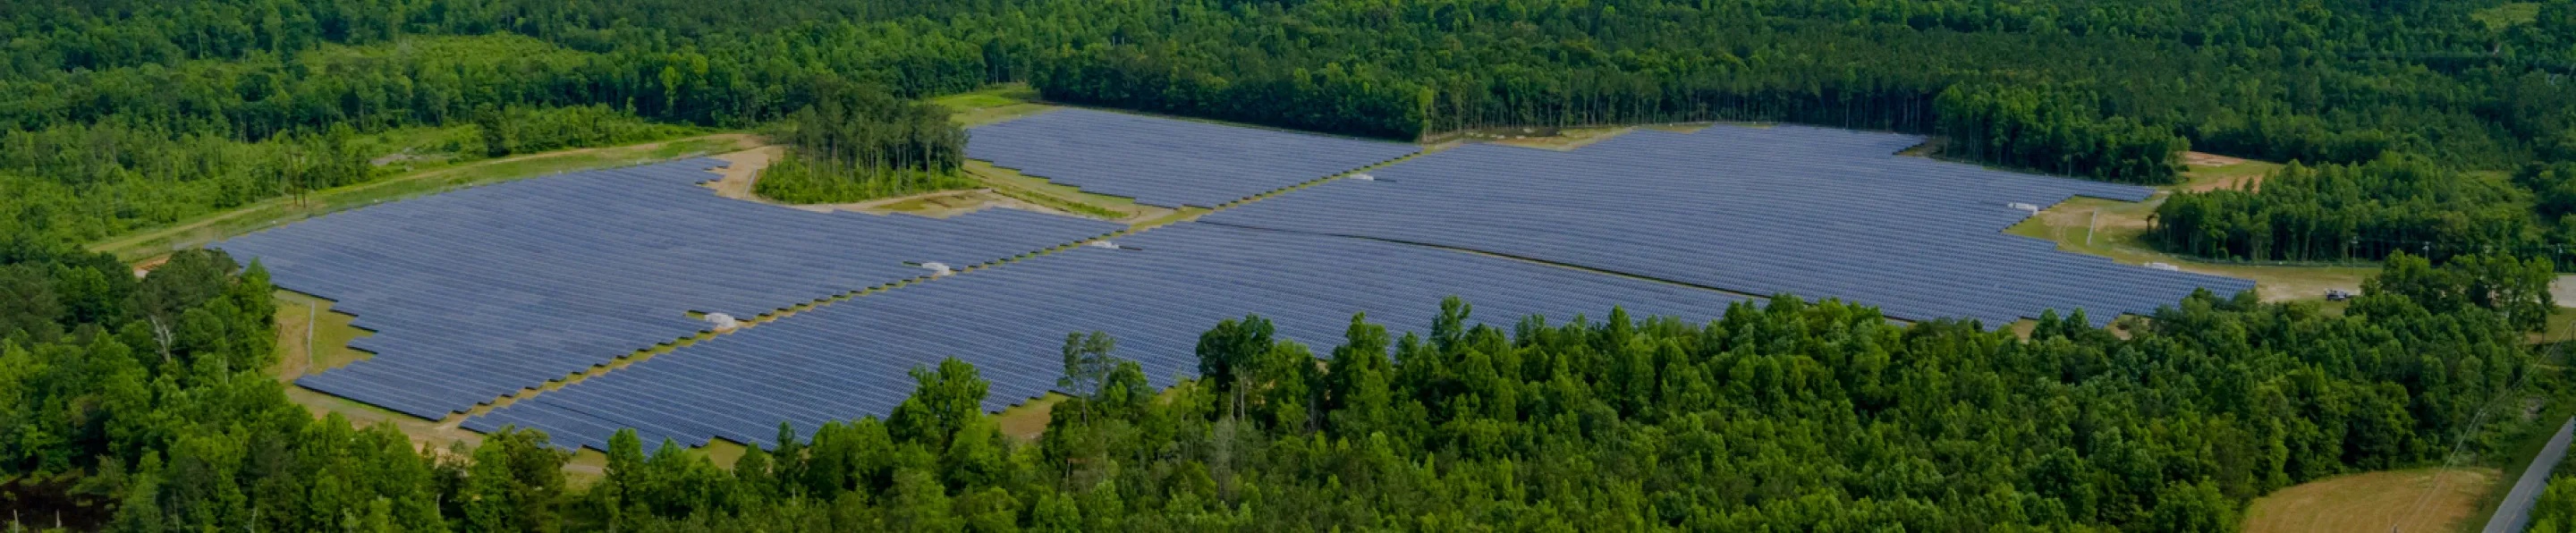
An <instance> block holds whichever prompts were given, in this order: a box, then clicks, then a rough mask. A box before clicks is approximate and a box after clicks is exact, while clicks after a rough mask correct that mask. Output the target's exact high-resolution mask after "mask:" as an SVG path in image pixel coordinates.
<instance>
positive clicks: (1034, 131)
mask: <svg viewBox="0 0 2576 533" xmlns="http://www.w3.org/2000/svg"><path fill="white" fill-rule="evenodd" d="M968 134H969V135H970V137H969V139H970V140H969V142H968V143H967V144H966V156H967V157H970V158H974V159H982V160H985V161H991V162H992V163H993V164H994V165H997V166H1001V167H1006V168H1015V169H1019V170H1020V171H1021V173H1023V174H1028V175H1030V176H1037V177H1042V178H1047V179H1049V180H1052V181H1054V182H1056V183H1060V184H1065V185H1072V186H1075V187H1080V188H1082V190H1084V191H1088V192H1093V193H1099V194H1107V195H1112V196H1123V197H1128V198H1134V199H1136V201H1137V202H1138V203H1143V204H1146V205H1157V206H1163V207H1180V206H1183V205H1194V206H1199V207H1214V206H1218V205H1223V204H1225V203H1227V202H1232V201H1235V200H1240V199H1243V198H1246V197H1250V196H1252V195H1256V194H1261V193H1264V192H1269V191H1274V190H1279V189H1283V188H1287V187H1289V186H1292V185H1296V184H1299V183H1305V182H1308V181H1312V180H1314V179H1316V178H1322V177H1325V176H1330V175H1333V174H1335V173H1339V172H1342V171H1347V170H1350V169H1354V168H1360V167H1366V166H1369V165H1374V164H1378V163H1382V162H1385V161H1387V160H1391V159H1395V158H1398V157H1404V156H1405V155H1406V154H1411V153H1413V152H1415V151H1417V150H1419V148H1418V147H1415V146H1414V145H1411V144H1404V143H1391V142H1381V141H1368V140H1360V139H1349V138H1341V137H1328V136H1322V135H1310V134H1303V133H1291V132H1285V131H1275V130H1265V129H1257V128H1245V127H1238V126H1226V125H1221V124H1211V123H1206V122H1193V121H1187V120H1175V119H1167V118H1155V117H1147V116H1140V115H1130V114H1125V113H1111V112H1107V111H1093V110H1088V109H1062V110H1056V111H1051V112H1047V113H1043V114H1038V115H1034V116H1029V117H1024V118H1020V119H1016V120H1011V121H1008V122H1002V123H997V124H991V125H985V126H978V127H975V128H973V129H971V130H968Z"/></svg>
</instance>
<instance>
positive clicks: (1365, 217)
mask: <svg viewBox="0 0 2576 533" xmlns="http://www.w3.org/2000/svg"><path fill="white" fill-rule="evenodd" d="M1921 141H1922V139H1921V138H1918V137H1913V136H1906V135H1896V134H1886V133H1870V132H1857V131H1848V130H1835V129H1824V128H1809V127H1795V126H1777V127H1769V128H1752V127H1734V126H1717V127H1711V128H1708V129H1705V130H1701V131H1699V132H1695V133H1675V132H1662V131H1651V130H1642V131H1637V132H1634V133H1630V134H1627V135H1623V136H1620V137H1618V138H1614V139H1610V140H1607V141H1603V142H1600V143H1597V144H1593V145H1591V146H1587V147H1584V148H1580V149H1576V150H1572V151H1565V152H1559V151H1550V150H1539V149H1529V148H1513V147H1505V146H1494V145H1470V146H1464V147H1460V148H1456V149H1452V150H1448V151H1443V152H1439V153H1433V154H1426V155H1424V156H1421V157H1417V158H1414V159H1411V160H1407V161H1405V162H1402V163H1398V164H1395V165H1390V166H1388V167H1386V168H1383V169H1379V170H1376V171H1372V174H1373V175H1374V176H1375V177H1376V178H1377V179H1376V180H1374V181H1358V180H1337V181H1334V182H1330V183H1326V184H1322V185H1319V186H1317V187H1313V188H1309V189H1303V190H1300V191H1298V192H1297V193H1295V194H1287V195H1281V196H1279V197H1275V198H1271V199H1266V200H1263V201H1261V202H1258V203H1254V204H1249V205H1246V206H1242V207H1239V208H1235V209H1228V210H1225V211H1220V212H1217V213H1213V214H1210V215H1209V216H1207V217H1206V218H1205V219H1204V220H1206V221H1208V222H1211V223H1219V224H1228V225H1238V226H1245V227H1258V228H1267V229H1275V230H1284V231H1296V232H1305V233H1315V234H1327V235H1343V236H1360V237H1368V238H1375V239H1385V240H1392V241H1400V242H1410V243H1422V244H1430V245H1437V246H1445V247H1454V248H1462V249H1469V250H1478V251H1484V252H1490V253H1495V254H1502V255H1508V256H1513V257H1522V258H1529V259H1536V260H1543V261H1549V262H1556V263H1563V264H1569V265H1579V266H1583V267H1589V268H1595V269H1601V270H1607V271H1612V272H1620V273H1626V274H1632V275H1638V276H1644V277H1650V278H1655V279H1663V280H1672V281H1678V282H1683V283H1689V284H1694V285H1700V286H1706V287H1715V288H1719V289H1725V290H1730V291H1737V292H1745V293H1753V294H1777V293H1784V292H1785V293H1793V294H1797V295H1799V296H1802V297H1809V298H1820V297H1838V298H1842V299H1845V300H1850V301H1856V302H1860V303H1864V304H1869V305H1876V306H1879V307H1880V308H1881V309H1883V310H1884V311H1885V312H1886V313H1887V314H1888V315H1889V316H1893V317H1899V318H1908V319H1934V318H1949V317H1969V318H1977V319H1981V320H1984V321H1985V323H1986V324H1987V325H1988V326H1996V327H1999V326H2001V325H2003V324H2006V323H2009V322H2011V321H2013V320H2015V319H2017V318H2019V317H2023V316H2029V315H2031V314H2035V313H2037V312H2039V311H2040V310H2043V309H2052V308H2053V309H2059V310H2072V309H2076V308H2082V309H2085V310H2087V312H2088V314H2089V315H2090V316H2091V317H2092V318H2093V319H2094V320H2095V321H2096V322H2097V323H2098V322H2105V321H2108V320H2109V319H2110V318H2111V317H2113V316H2114V315H2115V314H2117V313H2146V312H2152V311H2153V310H2154V309H2156V308H2157V307H2158V306H2161V305H2170V304H2172V303H2173V302H2175V301H2176V300H2179V299H2181V298H2182V297H2183V296H2185V295H2187V294H2189V293H2190V292H2191V291H2192V290H2193V289H2195V288H2200V287H2207V288H2210V289H2212V290H2215V291H2219V292H2222V293H2233V292H2236V291H2241V290H2245V289H2250V288H2252V287H2253V283H2252V282H2250V281H2246V280H2240V279H2233V278H2223V277H2216V276H2207V275H2200V274H2190V273H2182V272H2167V271H2159V270H2152V269H2147V268H2141V267H2134V266H2127V265H2120V264H2117V263H2114V262H2112V261H2111V260H2109V259H2106V258H2102V257H2095V256H2086V255H2079V254H2072V253H2064V252H2059V251H2057V250H2056V249H2055V246H2054V244H2053V243H2050V242H2047V241H2043V240H2039V239H2031V238H2026V237H2019V236H2013V235H2008V234H2004V233H2001V232H2002V231H2003V230H2004V229H2005V228H2007V227H2010V226H2011V225H2012V224H2014V223H2016V222H2019V221H2021V220H2023V219H2024V218H2026V217H2027V216H2028V213H2027V212H2024V211H2021V210H2018V209H2014V208H2013V207H2011V204H2014V203H2026V204H2032V205H2037V206H2046V205H2052V204H2056V203H2058V202H2061V201H2064V200H2066V199H2068V198H2070V197H2073V196H2077V195H2082V196H2093V197H2101V198H2109V199H2116V200H2126V201H2139V200H2144V199H2146V197H2147V196H2148V195H2149V194H2150V193H2152V192H2153V191H2152V190H2150V189H2147V188H2144V187H2134V186H2126V185H2115V184H2107V183H2099V182H2089V181H2079V180H2072V179H2064V178H2051V177H2044V176H2036V175H2030V174H2020V173H2013V172H2004V171H1996V170H1989V169H1984V168H1980V167H1977V166H1973V165H1964V164H1957V163H1948V162H1941V161H1934V160H1930V159H1923V158H1915V157H1905V156H1898V155H1894V154H1895V152H1897V151H1899V150H1902V149H1904V148H1906V147H1908V146H1912V145H1914V144H1917V143H1920V142H1921Z"/></svg>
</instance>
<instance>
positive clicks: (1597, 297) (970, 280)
mask: <svg viewBox="0 0 2576 533" xmlns="http://www.w3.org/2000/svg"><path fill="white" fill-rule="evenodd" d="M1118 242H1119V244H1121V245H1122V246H1125V247H1129V248H1134V249H1127V250H1110V249H1099V248H1088V247H1086V248H1080V249H1074V250H1067V251H1063V252H1058V253H1054V254H1049V255H1045V256H1039V257H1034V258H1030V259H1027V260H1023V261H1019V262H1013V263H1006V264H1004V265H1002V266H1000V267H998V268H994V269H988V270H982V271H978V272H975V273H972V274H966V275H961V276H956V277H952V278H946V279H941V280H938V281H932V282H929V283H924V284H919V285H913V286H907V287H904V288H902V289H899V290H893V291H886V292H882V293H876V294H870V295H867V296H862V297H859V298H854V299H851V300H848V301H843V302H837V303H834V304H831V305H828V306H823V307H820V308H816V309H813V310H809V311H804V312H800V313H799V314H798V315H797V316H796V317H794V318H791V319H787V320H780V321H777V322H771V323H767V324H763V325H760V326H757V327H753V328H750V329H746V330H743V331H741V332H738V333H733V334H729V335H725V336H722V337H717V338H715V339H712V340H708V341H704V342H699V343H697V344H693V345H690V346H688V347H684V348H680V349H678V350H675V351H672V352H670V353H666V354H662V355H659V356H656V357H654V358H653V359H651V360H648V361H645V362H642V363H638V364H635V365H631V366H628V367H625V368H622V369H619V370H616V371H613V372H609V373H606V374H602V375H599V376H596V377H593V378H590V379H586V380H583V381H581V382H580V383H576V384H573V385H571V386H568V387H565V388H563V389H559V390H555V391H550V392H546V393H544V394H539V395H536V396H534V397H530V398H527V399H524V400H521V401H519V402H516V403H512V404H510V405H507V406H503V407H501V408H499V409H495V410H493V411H492V412H491V413H489V414H487V415H484V416H480V417H476V418H473V419H470V420H467V421H466V423H465V427H466V428H468V429H473V430H477V431H491V430H495V429H498V428H500V427H502V426H506V425H516V426H520V427H533V428H539V429H543V430H545V431H546V432H547V433H548V434H549V435H553V436H555V437H556V438H557V439H558V440H557V442H559V443H563V444H566V445H571V446H589V447H593V448H604V447H605V446H606V444H605V443H606V441H605V439H606V438H607V437H608V436H609V435H610V434H611V433H612V432H613V431H614V430H615V429H617V428H621V427H632V428H636V430H637V431H638V432H640V433H641V434H642V436H643V437H644V440H645V442H648V443H658V442H661V440H662V439H663V438H665V437H668V438H671V439H675V440H677V441H678V442H683V443H690V444H692V445H694V444H700V443H705V442H707V440H708V439H709V438H712V437H722V438H725V439H727V440H732V441H736V442H744V443H756V444H760V445H762V446H769V445H771V444H773V443H772V442H770V441H771V440H772V438H773V437H774V436H775V435H776V434H777V428H778V423H779V422H780V421H782V420H784V421H789V422H792V423H794V424H795V425H796V426H797V427H799V428H803V429H804V430H806V431H811V430H812V428H814V427H817V426H819V425H821V424H822V423H823V422H825V421H832V420H847V419H852V418H857V417H860V416H867V415H877V416H882V415H884V414H886V413H888V412H891V411H892V410H893V408H894V406H895V405H896V404H898V403H900V402H902V401H903V399H904V398H905V397H907V396H909V395H910V394H911V392H912V386H913V383H914V382H913V380H912V379H911V378H910V377H908V376H906V375H905V371H906V370H907V369H910V368H913V367H914V366H917V365H935V364H937V362H938V361H939V360H940V359H942V358H946V357H949V356H955V357H957V358H959V359H962V360H965V361H967V362H970V363H974V364H975V366H976V367H978V368H979V369H980V370H981V372H982V373H983V376H984V377H985V378H986V379H988V380H990V381H991V382H992V394H991V396H990V397H989V398H988V399H987V400H986V401H985V405H984V407H985V409H987V410H999V409H1002V408H1004V407H1006V406H1008V405H1011V404H1016V403H1019V402H1020V401H1022V400H1024V399H1027V398H1032V397H1036V396H1038V395H1041V394H1044V393H1045V392H1046V391H1048V390H1050V389H1052V388H1054V386H1055V381H1056V378H1057V377H1058V376H1059V375H1061V373H1062V372H1061V371H1062V357H1061V355H1060V351H1059V350H1060V349H1061V348H1062V346H1063V342H1064V336H1065V334H1067V333H1070V332H1076V331H1092V330H1102V331H1107V332H1109V333H1110V334H1111V335H1112V336H1114V337H1116V338H1117V340H1118V352H1117V354H1118V355H1120V356H1122V357H1127V358H1133V359H1136V360H1138V361H1139V362H1140V363H1141V364H1142V365H1143V366H1144V369H1145V371H1146V374H1147V375H1148V376H1150V377H1151V378H1152V379H1153V381H1154V383H1155V384H1156V385H1157V386H1168V385H1169V384H1170V383H1171V378H1172V377H1174V376H1178V375H1185V374H1191V373H1193V372H1194V370H1195V368H1196V364H1197V360H1196V358H1195V357H1194V356H1193V355H1192V353H1193V348H1194V347H1196V346H1197V339H1198V335H1199V334H1200V333H1202V332H1204V331H1206V330H1207V329H1208V328H1209V327H1210V326H1213V325H1215V324H1216V323H1217V321H1219V320H1222V319H1225V318H1233V317H1241V316H1243V315H1244V314H1247V313H1259V314H1261V315H1262V316H1265V317H1268V318H1270V319H1271V320H1272V321H1273V322H1274V323H1275V324H1276V325H1277V326H1278V328H1279V329H1278V335H1279V336H1280V337H1282V338H1285V339H1290V340H1296V341H1299V342H1304V343H1306V344H1307V345H1308V346H1310V347H1313V348H1314V349H1316V350H1317V352H1318V355H1323V354H1324V353H1327V352H1329V351H1330V349H1331V347H1332V346H1336V345H1339V344H1340V342H1341V339H1342V334H1343V330H1344V329H1345V328H1347V327H1348V325H1349V321H1350V317H1351V315H1352V314H1353V313H1357V312H1363V311H1365V312H1368V313H1369V316H1370V319H1371V321H1373V322H1376V323H1379V324H1383V325H1386V326H1387V327H1389V328H1390V329H1391V330H1394V331H1406V330H1413V329H1415V328H1427V327H1428V326H1429V325H1430V324H1431V323H1432V320H1433V318H1434V317H1436V316H1437V315H1438V312H1439V302H1440V300H1441V299H1442V298H1443V297H1446V296H1451V295H1457V296H1460V297H1462V298H1465V299H1466V300H1467V301H1468V303H1470V304H1473V305H1474V306H1475V311H1474V315H1473V316H1472V317H1471V318H1476V319H1484V320H1492V321H1498V322H1500V325H1505V326H1508V325H1510V324H1511V323H1512V322H1514V321H1517V320H1518V319H1519V318H1520V317H1523V316H1527V315H1545V316H1549V317H1553V318H1554V319H1556V320H1567V319H1570V317H1573V316H1575V315H1577V314H1584V313H1589V314H1591V315H1592V316H1595V317H1598V316H1603V315H1605V314H1607V313H1608V312H1609V310H1610V309H1611V308H1612V306H1626V308H1627V309H1628V310H1629V311H1630V312H1631V313H1635V314H1637V315H1639V316H1644V315H1649V314H1654V315H1667V316H1675V317H1683V318H1689V319H1694V320H1699V319H1708V318H1714V317H1716V316H1718V315H1720V314H1722V313H1723V312H1724V310H1725V308H1726V306H1727V305H1728V304H1729V303H1731V302H1734V301H1738V299H1737V298H1735V297H1733V296H1731V295H1727V294H1726V293H1721V292H1716V291H1708V290H1701V289H1692V288H1686V287H1678V286H1674V285H1670V284H1665V283H1660V282H1653V281H1644V280H1637V279H1632V278H1625V277H1619V276H1609V275H1601V274H1597V273H1588V272H1583V271H1579V270H1573V269H1566V268H1561V267H1553V266H1546V265H1539V264H1534V263H1528V262H1524V261H1516V260H1511V259H1504V258H1497V257H1491V256H1484V255H1477V254H1470V253H1466V252H1458V251H1450V250H1439V249H1434V248H1427V247H1421V246H1410V245H1403V244H1394V243H1385V242H1376V241H1369V240H1363V239H1349V238H1340V237H1329V236H1318V235H1306V234H1297V233H1283V232H1270V231H1261V230H1249V229H1241V228H1228V227H1221V226H1213V225H1207V224H1196V223H1181V224H1178V225H1174V226H1168V227H1164V228H1160V229H1155V230H1152V231H1148V232H1144V233H1140V234H1136V235H1133V236H1129V237H1124V238H1121V239H1119V240H1118Z"/></svg>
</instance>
